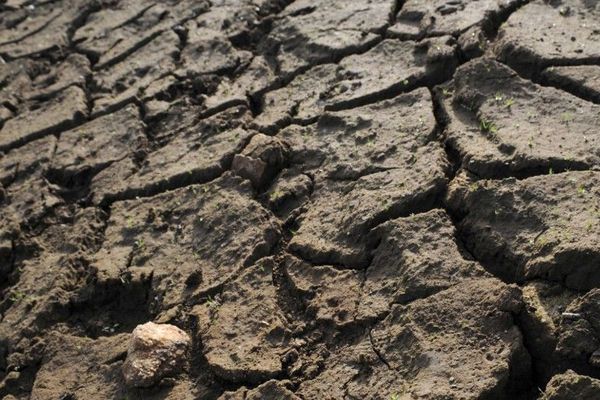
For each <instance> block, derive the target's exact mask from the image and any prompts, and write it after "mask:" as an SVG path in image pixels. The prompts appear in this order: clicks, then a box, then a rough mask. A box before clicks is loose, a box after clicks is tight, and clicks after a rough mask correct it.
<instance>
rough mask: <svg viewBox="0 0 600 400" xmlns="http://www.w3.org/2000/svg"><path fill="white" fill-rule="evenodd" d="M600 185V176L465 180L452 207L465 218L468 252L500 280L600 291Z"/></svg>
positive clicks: (455, 187) (453, 193) (452, 193)
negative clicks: (540, 281) (544, 282)
mask: <svg viewBox="0 0 600 400" xmlns="http://www.w3.org/2000/svg"><path fill="white" fill-rule="evenodd" d="M599 180H600V173H598V172H595V171H589V172H566V173H561V174H553V175H545V176H537V177H532V178H527V179H524V180H520V181H517V180H515V179H512V178H509V179H504V180H500V181H480V182H477V183H469V181H468V180H467V179H464V176H460V177H459V178H458V179H456V180H455V181H454V182H453V183H452V184H451V186H450V189H449V195H448V198H447V202H448V204H449V206H450V207H451V209H453V211H454V212H457V213H459V214H460V215H463V216H464V218H463V219H462V221H461V222H460V224H459V233H460V235H461V236H462V238H463V240H464V242H465V243H466V245H467V247H468V248H469V250H470V251H471V252H472V253H473V254H474V255H475V257H476V258H477V259H478V260H481V261H482V262H483V263H485V264H486V265H487V266H488V267H489V268H490V269H492V270H493V273H494V274H497V275H498V276H502V277H505V278H506V279H510V280H515V281H519V282H522V281H524V280H526V279H533V278H543V279H547V280H551V281H558V282H564V284H565V285H566V287H568V288H572V289H576V290H587V289H591V288H594V287H597V286H598V285H600V281H599V279H600V278H599V277H598V274H597V273H596V271H597V265H598V262H599V261H600V253H599V252H598V249H599V248H600V247H599V245H600V244H599V243H598V240H599V237H600V236H599V234H598V233H599V231H598V230H599V229H600V225H599V224H598V210H600V204H599V202H598V199H599V197H598V181H599Z"/></svg>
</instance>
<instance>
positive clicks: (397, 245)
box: [358, 210, 487, 319]
mask: <svg viewBox="0 0 600 400" xmlns="http://www.w3.org/2000/svg"><path fill="white" fill-rule="evenodd" d="M371 235H372V236H373V238H372V240H374V241H377V242H379V245H378V246H377V248H376V249H375V250H373V260H372V261H371V264H370V265H369V267H368V268H367V270H366V273H365V281H364V283H363V285H362V295H361V299H360V303H359V306H358V318H359V319H365V318H376V317H379V316H381V315H384V313H385V312H387V311H388V310H389V309H390V307H391V306H392V304H394V303H407V302H410V301H413V300H415V299H418V298H423V297H427V296H430V295H432V294H434V293H437V292H439V291H441V290H444V289H446V288H448V287H450V286H453V285H456V284H458V283H460V282H462V281H464V280H467V279H471V278H475V277H483V276H486V275H487V274H486V272H485V271H484V270H483V268H482V267H481V266H480V265H479V264H478V263H476V262H475V261H471V260H467V259H465V256H464V255H463V254H462V253H461V249H460V248H459V246H458V245H457V243H456V239H455V231H454V227H453V225H452V222H451V221H450V218H449V217H448V215H447V214H446V213H445V212H444V211H441V210H433V211H429V212H426V213H424V214H417V215H414V216H409V217H406V218H398V219H395V220H392V221H389V222H386V223H385V224H383V225H380V226H378V227H377V228H376V229H375V230H374V231H373V232H372V233H371Z"/></svg>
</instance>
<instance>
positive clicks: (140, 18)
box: [73, 0, 209, 69]
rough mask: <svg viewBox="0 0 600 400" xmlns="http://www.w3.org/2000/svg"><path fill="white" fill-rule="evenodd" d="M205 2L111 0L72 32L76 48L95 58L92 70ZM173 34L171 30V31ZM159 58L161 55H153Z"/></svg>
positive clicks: (150, 38)
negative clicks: (113, 0) (111, 1)
mask: <svg viewBox="0 0 600 400" xmlns="http://www.w3.org/2000/svg"><path fill="white" fill-rule="evenodd" d="M208 6H209V3H208V2H206V1H195V0H183V1H172V0H170V1H167V2H158V3H156V2H148V1H145V0H136V1H115V2H113V3H111V5H110V6H109V7H103V8H102V9H100V10H98V11H97V12H95V13H92V14H91V15H90V16H89V17H88V19H87V21H86V24H85V25H83V26H82V27H80V28H79V29H78V30H77V31H76V32H75V34H74V38H73V39H74V41H75V42H76V43H77V48H78V49H80V50H81V52H82V53H84V54H91V55H92V56H93V57H95V58H97V59H98V63H97V64H96V65H95V67H96V69H103V68H106V67H109V66H111V65H114V64H116V63H118V62H119V61H122V60H127V59H128V58H129V57H128V56H129V55H130V54H131V53H133V52H135V51H136V50H138V49H140V48H142V47H143V46H145V45H146V44H147V43H148V42H150V41H153V39H155V38H156V37H157V36H159V35H161V34H163V33H169V35H170V34H171V33H173V32H172V31H171V32H167V31H169V30H170V29H171V28H174V27H175V26H177V25H179V24H180V23H181V22H182V21H185V20H187V19H190V18H194V17H195V16H197V15H198V14H200V13H201V12H203V11H206V10H207V9H208ZM173 34H174V33H173ZM156 56H158V57H159V58H160V57H161V56H162V55H160V54H157V55H156Z"/></svg>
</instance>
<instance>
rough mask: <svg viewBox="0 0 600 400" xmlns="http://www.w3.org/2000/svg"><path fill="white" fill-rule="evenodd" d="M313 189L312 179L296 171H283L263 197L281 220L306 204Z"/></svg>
mask: <svg viewBox="0 0 600 400" xmlns="http://www.w3.org/2000/svg"><path fill="white" fill-rule="evenodd" d="M312 189H313V180H312V177H311V176H309V175H307V174H305V173H302V172H300V171H298V170H296V169H293V168H292V169H284V170H283V171H281V173H280V174H279V175H278V176H277V178H276V179H275V180H274V181H273V184H272V185H271V186H270V187H269V190H267V192H266V193H265V195H264V198H265V199H266V201H267V204H268V205H269V207H270V208H271V210H273V212H274V213H275V214H276V215H277V216H278V217H280V218H282V219H287V218H288V217H292V216H293V215H294V213H295V211H296V210H298V209H299V208H300V207H302V205H304V204H306V203H307V202H308V200H309V198H310V195H311V192H312Z"/></svg>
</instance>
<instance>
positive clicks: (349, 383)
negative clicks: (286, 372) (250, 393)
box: [297, 279, 529, 399]
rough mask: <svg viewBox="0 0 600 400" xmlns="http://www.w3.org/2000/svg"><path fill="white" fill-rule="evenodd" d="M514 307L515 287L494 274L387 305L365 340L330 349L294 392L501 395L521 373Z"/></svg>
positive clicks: (522, 355)
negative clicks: (314, 372) (386, 313)
mask: <svg viewBox="0 0 600 400" xmlns="http://www.w3.org/2000/svg"><path fill="white" fill-rule="evenodd" d="M521 307H522V300H521V297H520V293H519V290H518V288H516V287H513V286H507V285H505V284H503V283H502V282H500V281H498V280H496V279H475V280H467V281H465V282H462V283H459V284H458V285H456V286H453V287H451V288H449V289H447V290H444V291H441V292H439V293H437V294H434V295H432V296H430V297H428V298H426V299H420V300H416V301H414V302H412V303H410V304H408V305H406V306H402V305H397V306H394V307H393V308H392V311H391V313H390V314H389V316H388V317H386V318H385V319H384V320H383V321H381V322H379V323H377V324H376V325H375V327H374V328H373V330H372V331H371V333H370V334H369V335H367V337H365V338H364V339H362V340H360V341H359V342H357V343H356V344H354V345H350V346H347V347H343V348H340V349H339V350H337V351H335V352H333V354H332V355H331V356H330V357H329V359H328V360H326V362H325V366H324V368H323V371H322V372H321V373H320V375H318V376H317V377H316V378H315V379H312V380H308V381H306V382H303V383H301V384H300V387H299V389H298V391H297V393H298V395H299V396H301V397H302V398H305V399H318V398H327V397H330V398H336V399H337V398H344V397H350V398H391V397H399V396H403V395H404V396H406V397H407V398H410V397H414V398H437V397H440V396H445V397H447V398H452V399H455V398H456V399H460V398H467V399H477V398H480V397H481V396H484V395H494V396H497V397H499V398H502V397H507V398H509V397H510V393H511V392H512V391H513V390H518V389H521V388H519V385H522V384H523V383H524V382H527V380H528V374H529V359H528V355H527V352H526V351H525V348H524V346H523V343H522V338H521V334H520V333H519V329H518V328H517V327H516V326H515V325H514V322H513V316H514V315H515V314H517V313H518V312H519V311H520V310H521ZM475 321H476V322H475ZM492 371H494V372H493V373H492ZM399 398H401V397H399Z"/></svg>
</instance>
